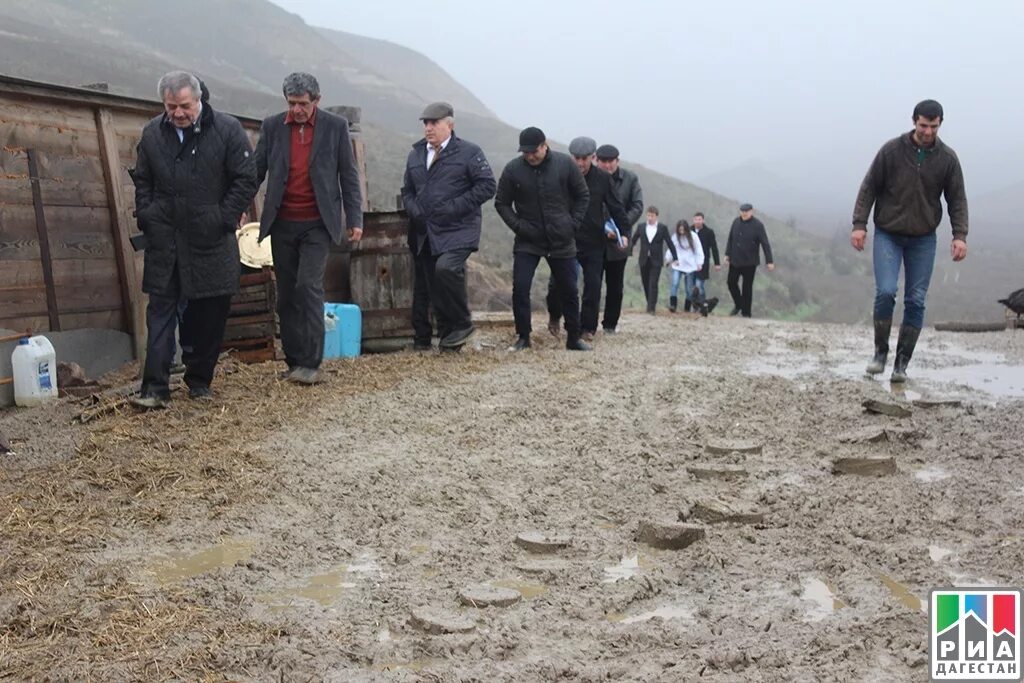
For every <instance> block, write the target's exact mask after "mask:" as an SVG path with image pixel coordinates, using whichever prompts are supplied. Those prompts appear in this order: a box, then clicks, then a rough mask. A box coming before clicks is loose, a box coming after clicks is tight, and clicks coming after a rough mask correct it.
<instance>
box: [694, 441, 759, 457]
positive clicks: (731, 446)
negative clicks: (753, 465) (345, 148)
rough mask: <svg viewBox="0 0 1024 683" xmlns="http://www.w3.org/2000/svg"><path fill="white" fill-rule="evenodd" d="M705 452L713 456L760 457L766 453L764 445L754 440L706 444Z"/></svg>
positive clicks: (710, 442)
mask: <svg viewBox="0 0 1024 683" xmlns="http://www.w3.org/2000/svg"><path fill="white" fill-rule="evenodd" d="M704 450H705V451H707V452H708V453H710V454H712V455H728V454H729V453H751V454H753V455H760V454H761V452H763V451H764V443H762V442H760V441H753V440H739V439H737V440H731V439H720V440H715V441H709V442H708V443H706V444H705V445H704Z"/></svg>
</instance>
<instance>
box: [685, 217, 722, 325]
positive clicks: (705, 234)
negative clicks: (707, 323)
mask: <svg viewBox="0 0 1024 683" xmlns="http://www.w3.org/2000/svg"><path fill="white" fill-rule="evenodd" d="M693 229H694V231H695V232H696V233H697V237H698V238H700V246H701V248H702V249H703V250H704V265H703V266H701V269H700V272H698V273H697V290H698V292H699V294H698V298H697V301H702V302H706V301H708V298H707V296H708V292H707V281H708V278H710V277H711V261H712V260H714V262H715V271H716V272H718V271H720V270H722V261H721V259H720V258H719V254H718V239H717V238H716V237H715V231H714V230H712V229H711V226H710V225H708V224H707V223H705V222H704V214H703V212H701V211H698V212H697V213H695V214H693ZM714 302H715V303H716V304H717V303H718V299H715V300H714ZM685 310H687V311H688V310H690V302H689V301H687V302H686V306H685ZM706 312H707V313H710V312H711V310H710V307H709V309H708V310H707V311H706Z"/></svg>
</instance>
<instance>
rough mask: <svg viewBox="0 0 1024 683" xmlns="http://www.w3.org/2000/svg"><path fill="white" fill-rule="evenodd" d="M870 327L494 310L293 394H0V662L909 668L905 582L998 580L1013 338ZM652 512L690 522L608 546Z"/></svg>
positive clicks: (423, 671) (1019, 388)
mask: <svg viewBox="0 0 1024 683" xmlns="http://www.w3.org/2000/svg"><path fill="white" fill-rule="evenodd" d="M538 328H539V329H542V328H541V323H540V321H539V320H538ZM542 335H543V336H542ZM868 335H869V331H868V330H867V329H866V328H858V327H848V326H829V325H818V324H786V323H776V322H766V321H759V320H753V321H750V320H739V319H730V318H720V317H714V318H710V319H706V320H705V319H697V320H693V319H684V318H682V317H679V316H677V317H669V316H668V315H659V316H658V317H655V318H650V317H648V316H644V315H630V316H627V317H626V319H625V321H624V323H623V325H622V327H621V334H619V335H616V336H613V337H612V336H607V337H606V336H600V337H599V338H598V339H597V341H596V351H595V352H594V353H590V354H579V353H568V352H565V351H563V350H559V347H558V345H557V344H556V343H555V342H554V340H552V339H551V338H550V337H548V336H547V333H546V332H543V333H542V334H536V335H535V339H536V342H537V344H536V348H535V349H534V350H533V351H530V352H526V353H523V354H519V355H511V354H508V353H506V352H505V351H504V348H505V346H506V345H507V344H508V343H509V342H510V341H511V332H510V331H507V330H501V331H494V330H492V331H488V332H485V333H482V334H480V335H479V336H478V342H480V343H479V344H478V348H477V349H476V350H472V351H469V350H467V351H466V352H464V353H462V354H460V355H439V354H436V353H435V354H429V355H415V354H412V353H408V352H406V353H400V354H392V355H388V356H372V357H363V358H360V359H357V360H354V361H338V362H332V363H330V364H329V365H328V368H329V370H330V381H329V383H328V384H326V385H323V386H318V387H313V388H307V387H297V386H293V385H290V384H286V383H283V382H280V381H278V380H277V379H276V373H277V371H278V370H279V368H277V367H274V366H272V365H269V364H268V365H265V366H240V365H239V366H236V365H234V364H233V363H230V362H229V363H227V364H225V365H224V368H225V369H226V371H227V373H228V374H226V375H225V376H223V377H221V378H219V380H218V384H217V385H216V387H215V389H216V390H217V392H218V394H217V400H216V402H215V403H213V404H196V403H192V402H189V401H188V400H187V399H184V398H183V397H181V396H180V395H179V396H178V397H177V398H176V400H175V402H174V404H173V406H172V408H170V409H169V410H167V411H162V412H157V413H148V414H139V413H134V412H132V411H130V410H123V411H119V412H117V413H114V414H111V415H109V416H107V417H104V418H101V419H99V420H96V421H94V422H90V423H89V424H86V425H78V426H69V421H70V419H71V418H72V417H73V415H74V414H75V413H76V412H77V411H78V410H80V408H81V406H76V405H72V404H69V403H66V402H62V403H61V404H59V405H57V406H54V407H52V408H47V409H45V410H43V409H39V410H33V411H20V410H19V411H8V412H4V413H0V431H3V432H4V433H6V434H7V435H8V437H10V438H12V440H13V441H14V448H15V453H14V454H8V455H4V456H0V679H3V680H19V681H20V680H33V679H37V680H55V681H64V680H67V681H72V680H74V681H81V680H95V681H114V680H167V679H174V680H245V681H278V680H285V681H307V680H312V681H321V680H323V681H376V680H382V681H505V680H508V681H552V680H573V681H597V680H602V681H603V680H638V681H639V680H642V681H687V680H710V681H794V680H795V681H803V680H806V681H814V680H878V681H882V680H884V681H897V682H898V681H919V680H926V679H927V675H928V673H927V640H926V638H927V628H928V622H927V619H928V617H927V614H926V611H925V610H926V602H927V596H928V591H929V590H930V589H932V588H935V587H941V586H948V585H954V584H955V585H970V584H987V585H1014V584H1019V583H1020V580H1021V579H1020V577H1021V570H1020V567H1021V566H1022V560H1024V535H1022V532H1021V529H1022V526H1024V524H1022V523H1024V506H1022V505H1021V502H1022V500H1024V469H1022V467H1021V465H1020V457H1021V455H1022V444H1024V420H1022V419H1021V414H1022V411H1021V409H1022V402H1024V331H1017V332H1009V331H1008V332H1002V333H986V334H974V335H964V334H961V335H957V334H954V333H938V332H935V331H933V330H927V331H926V332H925V333H924V335H923V338H922V344H921V348H920V350H919V353H918V356H917V357H916V358H915V359H914V362H913V364H912V366H911V376H912V378H913V380H912V381H911V382H910V384H909V385H908V386H907V387H906V389H905V390H902V391H900V390H894V388H892V387H890V385H889V383H888V382H887V381H874V380H869V379H866V378H864V377H863V376H862V375H861V368H862V367H863V365H864V363H865V361H866V360H867V354H868V353H869V339H868ZM179 394H180V392H179ZM939 397H944V398H956V399H959V400H960V401H961V403H960V404H959V405H939V406H933V407H926V406H923V405H918V404H917V403H915V401H920V400H921V399H929V398H939ZM867 399H881V400H885V401H894V402H897V403H899V404H901V405H903V406H906V407H908V408H909V409H910V410H911V415H910V416H909V417H903V418H897V417H889V416H885V415H878V414H872V413H867V412H865V411H864V409H863V408H862V405H861V404H862V402H863V401H865V400H867ZM871 439H877V440H875V441H872V440H871ZM740 441H744V442H747V443H746V444H741V443H739V442H740ZM709 445H710V446H712V449H713V450H716V452H714V453H712V452H709V450H708V448H707V447H708V446H709ZM716 445H717V446H720V447H721V446H725V450H726V451H727V452H717V451H719V450H721V449H714V446H716ZM740 445H749V446H753V447H755V449H756V446H758V445H760V446H762V448H761V452H759V453H757V452H751V453H740V452H735V451H733V452H728V448H732V447H736V446H740ZM842 457H873V458H881V457H891V458H892V459H893V462H894V463H895V471H894V472H892V471H891V472H890V473H888V474H880V475H877V476H862V475H857V474H834V473H833V463H834V461H835V460H836V459H837V458H842ZM871 464H872V465H875V466H878V463H871ZM890 464H891V463H890ZM884 466H885V463H882V467H883V469H884ZM700 468H704V470H708V469H710V470H718V472H717V475H718V476H719V477H723V476H724V474H730V473H731V474H733V475H734V476H733V477H731V478H716V477H712V478H711V479H706V478H703V477H698V476H697V475H700V474H702V470H701V469H700ZM723 471H725V472H724V474H723ZM711 474H712V475H714V474H716V473H715V472H712V473H711ZM709 499H715V500H718V501H724V502H726V503H728V504H729V505H730V506H732V507H733V508H736V509H743V510H745V511H746V512H748V513H750V514H754V515H755V517H753V518H751V519H749V520H747V521H746V522H744V523H728V522H727V523H706V522H702V521H700V520H699V519H698V517H699V516H700V513H701V511H702V510H704V509H705V508H704V507H702V506H704V505H705V504H706V503H707V502H708V500H709ZM756 515H762V516H763V517H761V518H758V517H756ZM681 518H683V519H685V520H686V521H687V522H694V523H699V524H702V525H703V526H704V531H705V536H704V538H703V539H701V540H698V541H696V542H695V543H693V544H692V545H690V546H689V547H686V548H684V549H679V550H667V549H657V548H653V547H651V546H649V545H647V544H645V543H640V542H638V541H637V532H638V529H639V528H640V527H641V525H643V524H644V523H645V522H650V521H655V522H657V521H663V522H676V521H678V520H680V519H681ZM531 530H539V531H543V532H546V533H547V534H549V535H555V534H562V535H564V536H565V537H567V539H566V540H567V541H568V545H567V546H566V547H564V548H562V549H559V550H557V551H556V552H555V553H554V554H551V555H537V554H534V553H531V552H529V551H528V550H526V549H524V548H522V547H520V546H519V545H517V544H516V542H515V541H516V536H517V534H519V533H521V532H526V531H531ZM538 560H543V562H541V563H539V564H538V562H537V561H538ZM476 584H488V585H489V586H491V587H496V586H505V587H510V588H512V589H513V593H512V595H513V599H518V602H516V603H515V604H512V605H511V606H506V607H494V606H492V607H486V608H482V607H473V606H464V605H463V604H461V601H460V594H461V593H462V592H463V591H465V590H466V589H468V588H469V587H471V586H474V585H476ZM422 608H432V609H435V610H446V611H449V612H451V613H453V614H452V615H451V616H450V618H449V621H447V622H444V621H443V620H442V621H439V622H437V623H435V624H434V628H435V629H437V628H443V627H445V626H447V627H450V628H452V629H456V628H458V629H462V628H464V629H469V630H468V631H467V632H463V633H440V634H438V633H430V632H428V631H429V629H430V628H431V627H430V625H429V624H430V623H432V622H427V623H426V625H425V624H424V622H420V621H417V620H415V619H411V616H412V614H413V612H414V611H416V612H417V615H420V614H421V612H419V611H418V610H421V609H422ZM460 622H462V623H460ZM425 629H426V630H425Z"/></svg>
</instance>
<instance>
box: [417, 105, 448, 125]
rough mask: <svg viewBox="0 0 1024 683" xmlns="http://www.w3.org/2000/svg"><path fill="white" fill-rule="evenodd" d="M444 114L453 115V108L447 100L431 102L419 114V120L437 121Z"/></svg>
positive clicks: (444, 115)
mask: <svg viewBox="0 0 1024 683" xmlns="http://www.w3.org/2000/svg"><path fill="white" fill-rule="evenodd" d="M446 116H455V109H454V108H453V107H452V105H450V104H448V103H447V102H431V103H430V104H428V105H427V107H426V109H424V110H423V113H422V114H420V121H437V120H438V119H443V118H444V117H446Z"/></svg>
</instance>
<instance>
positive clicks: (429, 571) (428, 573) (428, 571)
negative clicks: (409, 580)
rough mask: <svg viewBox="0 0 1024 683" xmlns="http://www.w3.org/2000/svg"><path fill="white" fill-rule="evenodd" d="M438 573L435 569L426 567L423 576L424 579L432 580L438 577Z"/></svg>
mask: <svg viewBox="0 0 1024 683" xmlns="http://www.w3.org/2000/svg"><path fill="white" fill-rule="evenodd" d="M437 574H438V571H437V569H435V568H434V567H424V568H423V571H422V572H421V575H422V576H423V578H424V579H432V578H434V577H435V576H437Z"/></svg>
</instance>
